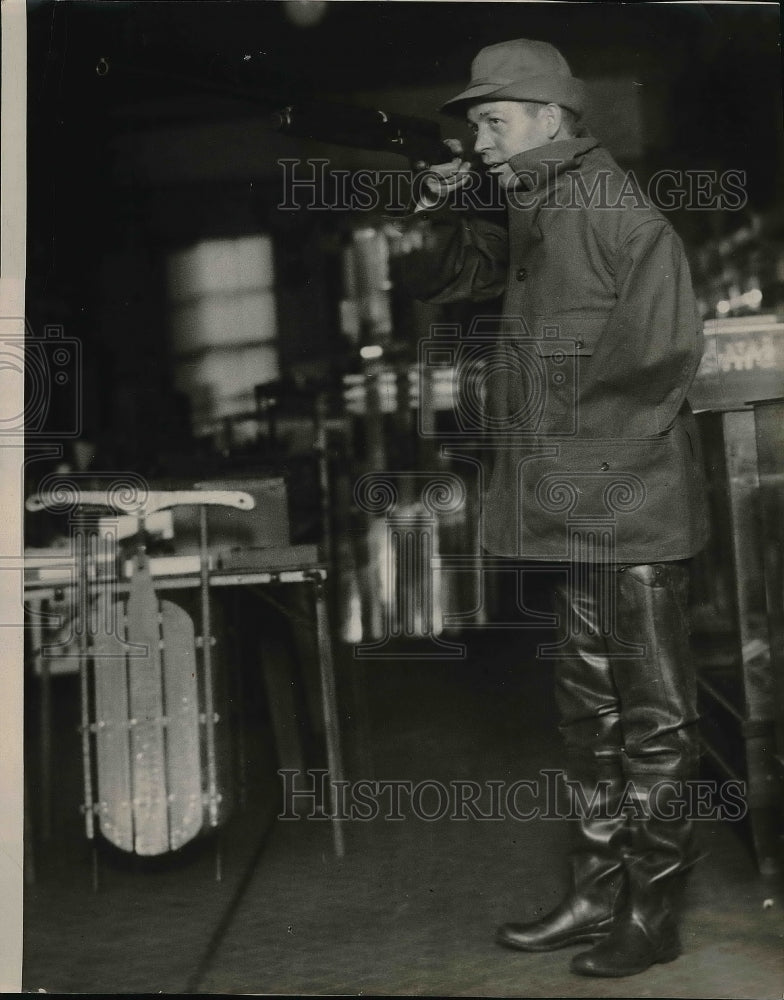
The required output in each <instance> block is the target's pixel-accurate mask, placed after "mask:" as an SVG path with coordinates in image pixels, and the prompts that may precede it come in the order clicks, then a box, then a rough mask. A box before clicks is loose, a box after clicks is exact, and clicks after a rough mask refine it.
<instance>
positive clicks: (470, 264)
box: [403, 209, 509, 304]
mask: <svg viewBox="0 0 784 1000" xmlns="http://www.w3.org/2000/svg"><path fill="white" fill-rule="evenodd" d="M419 218H421V219H423V220H424V219H428V220H429V222H430V226H429V232H428V233H427V238H426V241H425V246H424V248H423V249H422V250H419V251H416V252H414V253H412V254H409V255H408V258H407V260H406V263H405V267H404V270H403V282H404V285H405V287H406V289H407V291H408V292H409V294H411V295H413V296H414V297H415V298H417V299H421V300H422V301H424V302H432V303H436V304H438V303H442V302H455V301H457V300H459V299H470V300H472V301H475V302H482V301H484V300H486V299H493V298H496V297H497V296H499V295H501V294H502V293H503V291H504V289H505V288H506V281H507V267H508V261H509V246H508V240H509V237H508V233H507V228H506V226H505V225H499V224H498V223H495V222H490V221H488V220H486V219H484V218H481V217H479V216H475V215H471V214H469V213H467V212H456V211H452V210H450V209H440V210H437V211H433V212H430V211H424V212H422V213H419Z"/></svg>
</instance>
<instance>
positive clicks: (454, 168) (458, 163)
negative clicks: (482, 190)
mask: <svg viewBox="0 0 784 1000" xmlns="http://www.w3.org/2000/svg"><path fill="white" fill-rule="evenodd" d="M444 145H445V146H447V147H448V148H449V150H450V151H451V152H452V153H454V154H455V156H454V159H453V160H449V161H448V162H447V163H435V164H433V165H432V166H430V167H428V171H427V175H426V177H425V187H426V188H427V193H428V194H429V195H433V202H435V201H437V200H440V199H441V198H443V197H444V196H445V195H447V194H449V192H450V191H455V190H456V189H457V188H460V187H463V186H464V185H465V184H467V183H468V180H469V177H468V175H469V173H470V172H471V170H472V169H473V166H472V164H471V161H470V160H466V159H464V153H463V144H462V142H461V141H460V140H459V139H444ZM428 200H429V199H428ZM418 207H421V208H425V207H426V205H424V204H423V205H420V206H418Z"/></svg>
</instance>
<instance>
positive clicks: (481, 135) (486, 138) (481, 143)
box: [474, 123, 493, 153]
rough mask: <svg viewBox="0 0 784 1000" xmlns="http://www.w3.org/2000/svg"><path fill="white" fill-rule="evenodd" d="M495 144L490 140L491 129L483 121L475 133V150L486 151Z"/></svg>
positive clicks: (478, 151)
mask: <svg viewBox="0 0 784 1000" xmlns="http://www.w3.org/2000/svg"><path fill="white" fill-rule="evenodd" d="M492 147H493V144H492V142H491V140H490V129H489V128H488V127H487V126H486V125H485V124H484V123H481V124H479V125H477V129H476V133H475V135H474V150H475V152H477V153H484V152H486V151H487V150H488V149H492Z"/></svg>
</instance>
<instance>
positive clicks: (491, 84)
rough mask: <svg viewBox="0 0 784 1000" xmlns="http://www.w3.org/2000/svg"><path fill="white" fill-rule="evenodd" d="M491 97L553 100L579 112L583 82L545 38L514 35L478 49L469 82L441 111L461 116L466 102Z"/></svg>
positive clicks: (484, 99)
mask: <svg viewBox="0 0 784 1000" xmlns="http://www.w3.org/2000/svg"><path fill="white" fill-rule="evenodd" d="M490 100H492V101H540V102H542V103H543V104H549V103H551V102H552V103H553V104H560V105H561V106H562V107H564V108H569V109H570V110H571V111H574V112H575V114H577V115H580V114H582V112H583V108H584V105H585V86H584V84H583V82H582V80H578V79H576V77H573V76H572V72H571V70H570V69H569V64H568V63H567V61H566V60H565V59H564V57H563V56H562V55H561V53H560V52H559V51H558V49H556V48H554V47H553V46H552V45H550V44H549V43H548V42H534V41H530V40H529V39H527V38H515V39H513V40H511V41H508V42H499V43H498V44H497V45H488V46H486V47H485V48H483V49H480V51H479V53H478V54H477V56H476V58H475V59H474V61H473V62H472V63H471V82H470V83H469V84H468V86H467V87H466V89H465V90H464V91H462V92H461V93H460V94H458V95H457V97H453V98H451V100H449V101H447V102H446V104H444V105H443V106H442V108H441V111H443V112H444V113H445V114H448V115H455V116H458V117H462V116H463V114H464V113H465V111H466V107H467V105H468V104H469V103H471V102H474V101H490Z"/></svg>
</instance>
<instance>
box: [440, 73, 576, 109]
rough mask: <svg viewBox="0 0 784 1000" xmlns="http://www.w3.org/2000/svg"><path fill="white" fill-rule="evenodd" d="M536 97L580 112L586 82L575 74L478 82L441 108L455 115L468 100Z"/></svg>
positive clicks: (527, 98)
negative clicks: (509, 81) (508, 81)
mask: <svg viewBox="0 0 784 1000" xmlns="http://www.w3.org/2000/svg"><path fill="white" fill-rule="evenodd" d="M489 99H493V100H496V101H536V102H539V103H541V104H550V103H551V102H552V103H553V104H560V105H562V106H563V107H565V108H569V109H570V110H571V111H574V112H575V114H577V115H581V114H582V113H583V109H584V106H585V85H584V84H583V81H582V80H578V79H577V78H576V77H568V78H564V79H558V78H555V80H554V78H553V77H543V78H542V77H540V78H538V79H537V78H534V79H532V80H530V81H526V82H523V81H514V82H512V83H508V84H504V85H499V84H498V83H475V84H474V85H473V86H469V87H468V88H467V89H466V90H464V91H462V93H460V94H458V95H457V97H453V98H451V99H450V100H448V101H447V102H446V103H445V104H442V105H441V108H440V109H439V110H440V111H441V113H442V114H445V115H451V116H452V117H453V118H463V117H464V116H465V112H466V109H467V107H468V105H469V104H473V103H475V102H476V101H486V100H489Z"/></svg>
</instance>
